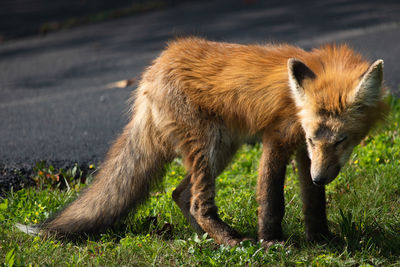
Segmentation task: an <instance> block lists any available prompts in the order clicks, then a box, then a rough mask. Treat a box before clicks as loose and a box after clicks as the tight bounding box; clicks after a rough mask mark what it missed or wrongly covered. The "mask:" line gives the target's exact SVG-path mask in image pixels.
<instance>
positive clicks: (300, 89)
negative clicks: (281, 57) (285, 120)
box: [288, 58, 316, 106]
mask: <svg viewBox="0 0 400 267" xmlns="http://www.w3.org/2000/svg"><path fill="white" fill-rule="evenodd" d="M288 74H289V85H290V90H291V91H292V95H293V97H294V100H295V102H296V105H297V106H303V105H304V103H305V100H306V93H305V90H304V86H303V85H304V81H305V80H307V79H311V80H313V79H315V77H316V75H315V74H314V72H313V71H312V70H310V68H309V67H307V66H306V64H304V63H303V62H301V61H300V60H298V59H296V58H290V59H289V60H288Z"/></svg>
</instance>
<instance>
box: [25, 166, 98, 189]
mask: <svg viewBox="0 0 400 267" xmlns="http://www.w3.org/2000/svg"><path fill="white" fill-rule="evenodd" d="M33 169H34V175H33V177H32V179H33V180H34V181H35V183H36V187H37V188H39V189H43V188H53V189H54V188H59V189H64V188H66V189H67V190H70V189H71V187H74V188H75V189H79V187H80V185H81V184H87V183H88V182H90V181H91V180H92V173H88V172H85V171H83V170H82V169H81V168H80V167H79V166H78V164H77V163H75V164H74V166H73V167H72V168H69V169H63V168H60V169H59V170H56V169H55V168H54V166H53V165H49V166H47V165H46V163H45V162H44V161H41V162H38V163H37V164H36V167H35V168H33ZM90 169H94V165H93V164H91V165H89V170H90Z"/></svg>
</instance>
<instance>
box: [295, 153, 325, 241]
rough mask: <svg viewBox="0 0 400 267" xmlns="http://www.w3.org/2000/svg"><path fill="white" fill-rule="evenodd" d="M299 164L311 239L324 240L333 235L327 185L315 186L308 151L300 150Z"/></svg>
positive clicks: (306, 224) (304, 207)
mask: <svg viewBox="0 0 400 267" xmlns="http://www.w3.org/2000/svg"><path fill="white" fill-rule="evenodd" d="M296 160H297V165H298V169H299V178H300V186H301V193H302V200H303V213H304V223H305V228H306V236H307V240H309V241H323V240H326V239H328V238H331V237H332V234H331V233H330V232H329V229H328V224H327V219H326V202H325V187H319V186H315V185H314V184H313V182H312V179H311V175H310V165H311V162H310V159H309V158H308V155H307V151H306V149H305V148H302V149H300V150H299V151H298V153H297V156H296Z"/></svg>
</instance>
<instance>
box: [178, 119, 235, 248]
mask: <svg viewBox="0 0 400 267" xmlns="http://www.w3.org/2000/svg"><path fill="white" fill-rule="evenodd" d="M202 125H208V127H207V129H204V130H203V131H202V132H201V133H200V134H199V133H198V132H194V131H190V130H189V131H187V132H186V136H185V140H182V146H181V147H182V151H183V154H184V161H185V166H186V168H187V170H188V173H190V176H188V177H187V178H186V179H185V180H184V181H183V182H182V184H180V185H179V186H178V188H177V192H176V193H175V198H180V199H181V202H180V203H179V202H178V205H179V206H180V208H181V209H182V211H183V213H184V214H185V213H186V214H187V211H188V210H189V213H190V215H191V216H192V217H193V218H194V219H195V222H197V224H198V225H199V226H200V228H201V229H202V230H203V231H204V232H206V233H208V235H209V236H210V237H211V238H213V239H214V240H215V242H217V243H219V244H226V245H231V246H234V245H237V244H238V243H240V241H242V240H243V238H242V236H241V235H240V234H239V233H237V232H236V231H235V230H233V229H232V228H231V227H230V226H228V225H227V224H226V223H225V222H223V221H222V220H221V219H220V217H219V216H218V209H217V206H216V205H215V202H214V197H215V178H216V176H217V175H218V174H219V173H220V171H222V170H223V169H224V168H225V166H226V164H227V163H228V162H229V161H230V159H231V157H232V155H233V154H234V153H235V152H236V149H237V145H236V144H235V143H234V142H233V141H232V139H231V138H230V137H229V133H228V132H226V131H225V129H224V128H220V127H219V126H217V125H211V124H210V123H209V122H204V123H203V124H202ZM203 128H204V126H203ZM189 177H190V178H189ZM189 199H190V205H189V206H187V203H188V200H189ZM186 217H187V218H188V217H189V219H190V220H189V221H190V222H191V218H192V217H190V216H189V215H187V216H186ZM191 224H192V225H193V223H191ZM194 226H195V227H194V228H195V229H196V228H197V225H196V224H195V225H194Z"/></svg>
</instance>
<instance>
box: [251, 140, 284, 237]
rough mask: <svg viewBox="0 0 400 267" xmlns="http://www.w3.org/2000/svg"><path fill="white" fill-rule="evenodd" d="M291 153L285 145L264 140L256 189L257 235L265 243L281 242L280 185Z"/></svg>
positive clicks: (282, 210) (281, 211)
mask: <svg viewBox="0 0 400 267" xmlns="http://www.w3.org/2000/svg"><path fill="white" fill-rule="evenodd" d="M289 156H290V153H289V151H288V149H287V148H286V147H283V146H281V145H280V144H276V143H274V142H272V141H269V140H263V153H262V157H261V161H260V171H259V179H258V188H257V194H258V197H257V200H258V204H259V208H258V238H259V239H260V240H261V239H262V240H264V242H265V244H270V243H271V241H273V242H275V241H280V240H282V239H283V235H282V226H281V223H282V219H283V216H284V208H285V206H284V195H283V185H284V181H285V173H286V165H287V163H288V160H289Z"/></svg>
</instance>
